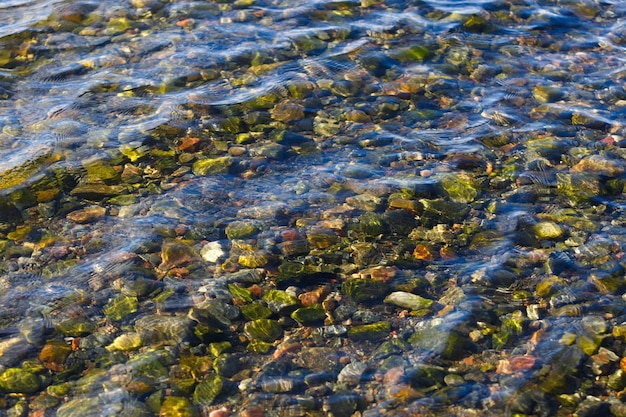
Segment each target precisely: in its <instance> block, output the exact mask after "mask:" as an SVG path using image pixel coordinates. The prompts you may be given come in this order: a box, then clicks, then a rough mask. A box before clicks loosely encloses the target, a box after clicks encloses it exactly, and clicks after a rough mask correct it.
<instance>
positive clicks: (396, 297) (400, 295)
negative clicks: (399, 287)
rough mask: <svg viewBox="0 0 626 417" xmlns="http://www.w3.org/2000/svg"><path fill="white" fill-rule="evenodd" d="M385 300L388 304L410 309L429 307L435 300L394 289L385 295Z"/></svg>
mask: <svg viewBox="0 0 626 417" xmlns="http://www.w3.org/2000/svg"><path fill="white" fill-rule="evenodd" d="M384 301H385V302H386V303H388V304H393V305H396V306H398V307H402V308H408V309H410V310H422V309H427V308H429V307H430V306H431V305H432V304H433V300H429V299H427V298H424V297H420V296H419V295H417V294H412V293H409V292H404V291H394V292H392V293H391V294H389V295H388V296H387V297H385V299H384Z"/></svg>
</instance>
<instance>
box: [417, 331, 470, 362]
mask: <svg viewBox="0 0 626 417" xmlns="http://www.w3.org/2000/svg"><path fill="white" fill-rule="evenodd" d="M445 327H446V326H445V324H444V323H442V324H441V325H432V326H429V327H425V328H421V329H417V330H416V331H415V333H413V335H412V336H411V337H409V339H408V342H409V343H410V344H411V345H412V346H413V347H414V348H416V349H419V350H421V351H424V352H428V353H435V354H438V355H440V356H441V357H442V358H444V359H452V360H454V359H458V358H459V357H460V355H461V354H462V352H463V349H464V347H465V345H466V342H467V341H466V340H465V338H464V337H463V336H461V335H460V334H459V333H457V332H454V331H451V330H449V329H446V328H445Z"/></svg>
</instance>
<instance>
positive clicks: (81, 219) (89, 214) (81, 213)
mask: <svg viewBox="0 0 626 417" xmlns="http://www.w3.org/2000/svg"><path fill="white" fill-rule="evenodd" d="M106 212H107V210H106V208H104V207H100V206H92V207H87V208H84V209H80V210H75V211H72V212H71V213H68V214H67V216H66V217H67V219H68V220H71V221H73V222H74V223H78V224H86V223H93V222H96V221H98V220H100V219H102V218H104V216H105V215H106Z"/></svg>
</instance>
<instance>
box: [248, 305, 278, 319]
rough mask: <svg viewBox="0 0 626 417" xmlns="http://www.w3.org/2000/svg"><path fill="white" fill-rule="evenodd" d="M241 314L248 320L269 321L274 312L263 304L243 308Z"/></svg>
mask: <svg viewBox="0 0 626 417" xmlns="http://www.w3.org/2000/svg"><path fill="white" fill-rule="evenodd" d="M241 314H242V315H243V316H244V317H245V318H247V319H248V320H257V319H267V318H269V317H270V316H271V315H272V314H273V313H272V310H270V309H269V308H268V307H266V306H265V305H263V304H261V303H252V304H246V305H245V306H243V307H241Z"/></svg>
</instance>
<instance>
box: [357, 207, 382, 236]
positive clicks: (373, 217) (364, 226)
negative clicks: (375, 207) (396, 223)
mask: <svg viewBox="0 0 626 417" xmlns="http://www.w3.org/2000/svg"><path fill="white" fill-rule="evenodd" d="M359 230H360V231H361V233H363V234H364V235H365V236H370V237H375V236H378V235H381V234H382V233H383V232H384V231H385V226H384V225H383V221H382V218H381V217H380V216H379V215H378V214H376V213H373V212H367V213H364V214H362V215H361V216H360V217H359Z"/></svg>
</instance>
